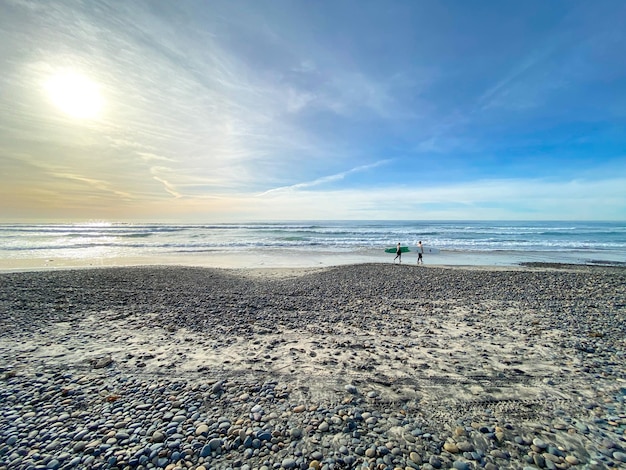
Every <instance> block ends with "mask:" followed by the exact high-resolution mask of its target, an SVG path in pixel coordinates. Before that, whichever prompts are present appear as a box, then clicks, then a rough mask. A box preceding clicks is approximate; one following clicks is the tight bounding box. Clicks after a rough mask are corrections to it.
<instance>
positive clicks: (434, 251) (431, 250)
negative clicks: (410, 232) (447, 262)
mask: <svg viewBox="0 0 626 470" xmlns="http://www.w3.org/2000/svg"><path fill="white" fill-rule="evenodd" d="M415 251H419V248H415ZM426 253H428V254H431V255H436V254H438V253H439V248H432V247H430V246H425V247H424V254H426Z"/></svg>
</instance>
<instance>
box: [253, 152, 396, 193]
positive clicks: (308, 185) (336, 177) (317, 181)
mask: <svg viewBox="0 0 626 470" xmlns="http://www.w3.org/2000/svg"><path fill="white" fill-rule="evenodd" d="M390 161H392V160H389V159H387V160H379V161H377V162H374V163H371V164H368V165H360V166H357V167H355V168H351V169H350V170H346V171H342V172H340V173H335V174H334V175H328V176H324V177H322V178H317V179H315V180H313V181H307V182H304V183H297V184H293V185H290V186H283V187H280V188H274V189H270V190H268V191H265V192H263V193H261V194H259V196H258V197H263V196H267V195H268V194H273V193H277V192H288V191H294V190H298V189H305V188H312V187H315V186H320V185H324V184H327V183H332V182H335V181H340V180H343V179H344V178H345V177H346V176H348V175H351V174H353V173H359V172H363V171H368V170H371V169H373V168H376V167H379V166H381V165H385V164H387V163H389V162H390Z"/></svg>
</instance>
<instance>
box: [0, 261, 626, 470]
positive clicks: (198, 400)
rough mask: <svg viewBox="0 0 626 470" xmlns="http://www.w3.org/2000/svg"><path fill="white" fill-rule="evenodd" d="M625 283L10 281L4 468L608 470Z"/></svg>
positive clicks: (500, 275)
mask: <svg viewBox="0 0 626 470" xmlns="http://www.w3.org/2000/svg"><path fill="white" fill-rule="evenodd" d="M625 316H626V271H625V270H623V269H618V268H597V267H582V266H570V265H565V266H556V265H555V266H537V267H525V268H522V267H518V268H511V269H507V268H498V269H494V268H485V267H483V268H481V269H476V268H471V269H469V268H456V269H451V268H441V267H432V266H430V267H417V266H414V265H410V264H404V265H402V266H398V265H392V264H389V263H387V264H378V263H373V264H356V265H344V266H334V267H311V266H309V267H307V268H298V269H295V268H289V267H282V268H281V267H274V268H272V269H244V268H239V269H215V268H198V267H175V266H161V267H157V266H153V267H118V268H101V269H79V270H55V271H38V272H15V273H5V274H0V359H1V364H2V366H1V369H2V370H1V372H2V382H1V384H2V387H1V390H0V401H1V402H2V403H3V406H2V414H1V416H0V468H11V469H12V468H18V469H21V468H24V469H26V468H36V466H38V465H39V466H45V467H47V468H149V467H155V468H168V469H170V470H172V469H174V468H198V469H202V468H232V467H240V468H249V469H252V468H259V469H260V468H268V469H269V468H308V467H309V466H312V467H311V468H324V467H325V468H328V469H330V468H381V469H382V468H423V469H430V468H459V469H463V468H490V469H494V468H527V467H528V468H570V467H573V468H611V467H616V466H620V465H624V460H626V450H625V448H626V442H625V432H626V403H625V401H626V368H625V367H624V365H623V364H624V362H626V361H625V359H626V357H625V356H626V339H625V338H626V322H625V321H624V320H625V319H626V318H625Z"/></svg>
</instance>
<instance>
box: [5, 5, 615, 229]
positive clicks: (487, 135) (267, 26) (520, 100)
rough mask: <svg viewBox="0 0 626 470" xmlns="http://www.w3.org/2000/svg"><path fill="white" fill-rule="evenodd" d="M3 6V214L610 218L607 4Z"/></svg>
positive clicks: (13, 217)
mask: <svg viewBox="0 0 626 470" xmlns="http://www.w3.org/2000/svg"><path fill="white" fill-rule="evenodd" d="M0 9H1V12H2V14H0V68H1V70H3V73H2V75H1V76H0V219H1V220H4V221H19V220H29V221H31V220H40V221H52V220H60V221H73V220H74V221H82V220H111V221H116V220H130V221H132V220H150V221H189V222H207V221H218V222H219V221H232V220H245V221H253V220H286V219H417V220H420V219H424V220H428V219H430V220H435V219H548V220H562V219H570V220H574V219H578V220H593V219H596V220H597V219H599V220H626V60H624V51H626V32H625V30H626V28H624V24H626V2H623V1H621V0H616V1H598V2H588V1H549V2H546V1H539V0H537V1H524V2H507V1H504V2H503V1H465V0H458V1H446V0H442V1H419V0H415V1H382V0H381V1H339V2H334V1H333V2H331V1H274V0H273V1H236V0H235V1H215V2H205V1H181V2H170V1H146V2H140V1H133V2H127V1H107V0H100V1H98V2H79V1H46V2H39V1H30V0H0Z"/></svg>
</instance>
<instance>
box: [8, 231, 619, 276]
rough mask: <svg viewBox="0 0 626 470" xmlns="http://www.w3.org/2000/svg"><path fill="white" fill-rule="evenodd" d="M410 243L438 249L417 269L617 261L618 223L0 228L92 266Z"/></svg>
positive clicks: (376, 257)
mask: <svg viewBox="0 0 626 470" xmlns="http://www.w3.org/2000/svg"><path fill="white" fill-rule="evenodd" d="M420 240H421V241H422V242H423V243H424V245H425V246H426V247H432V248H436V249H438V250H439V253H437V254H432V255H431V254H428V256H427V257H426V258H427V264H453V265H454V264H457V265H458V264H469V265H513V264H518V263H522V262H549V263H576V264H613V265H622V264H626V223H623V222H524V221H516V222H502V221H498V222H493V221H491V222H487V221H485V222H473V221H472V222H461V221H444V222H442V221H430V222H428V221H426V222H424V221H421V222H414V221H325V222H320V221H311V222H273V223H267V222H263V223H236V224H235V223H230V224H227V223H225V224H182V225H168V224H145V223H138V224H130V223H102V222H93V223H76V224H2V225H0V258H2V259H4V260H5V261H9V262H10V261H11V260H13V261H16V262H19V260H23V259H98V260H101V261H102V260H106V259H122V260H123V259H125V258H157V257H162V256H183V257H184V256H186V255H192V256H194V258H196V259H199V258H201V257H202V256H210V255H212V254H237V253H239V254H242V253H253V254H254V255H255V256H265V259H268V257H271V256H275V255H280V254H285V253H290V254H291V255H293V254H300V255H305V256H306V257H307V258H308V259H311V258H313V259H314V258H315V257H316V256H325V257H328V256H331V257H332V256H334V257H336V259H339V258H340V257H341V256H344V257H345V256H346V255H348V256H353V258H351V259H354V260H357V261H359V262H360V261H365V262H366V261H372V262H379V261H380V262H385V261H389V260H390V255H388V254H385V253H384V249H385V248H390V247H394V246H395V245H396V243H398V242H400V243H401V244H402V245H405V246H408V247H409V248H410V249H411V250H412V251H414V250H415V246H416V244H417V242H418V241H420ZM407 255H408V256H405V255H403V256H404V258H405V259H407V258H409V257H410V256H411V255H413V254H412V253H409V254H407ZM331 264H332V263H331Z"/></svg>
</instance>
